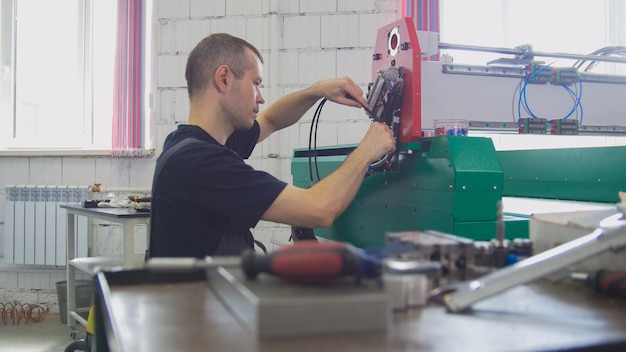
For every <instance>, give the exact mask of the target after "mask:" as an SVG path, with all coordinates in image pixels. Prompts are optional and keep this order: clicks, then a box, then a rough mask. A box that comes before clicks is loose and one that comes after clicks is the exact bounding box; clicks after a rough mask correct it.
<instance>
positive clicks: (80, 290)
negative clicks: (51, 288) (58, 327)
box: [56, 280, 93, 324]
mask: <svg viewBox="0 0 626 352" xmlns="http://www.w3.org/2000/svg"><path fill="white" fill-rule="evenodd" d="M74 282H75V284H76V287H75V289H76V291H75V295H74V297H75V298H76V308H86V307H91V304H92V296H93V281H91V280H76V281H74ZM56 287H57V298H58V300H59V316H60V318H61V323H63V324H67V281H58V282H56ZM78 314H79V315H80V316H82V317H83V318H85V319H87V316H88V315H89V312H84V313H78Z"/></svg>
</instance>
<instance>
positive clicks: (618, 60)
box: [439, 43, 626, 64]
mask: <svg viewBox="0 0 626 352" xmlns="http://www.w3.org/2000/svg"><path fill="white" fill-rule="evenodd" d="M439 49H453V50H467V51H482V52H490V53H499V54H509V55H515V56H518V57H526V58H531V57H537V56H538V57H552V58H559V59H574V60H588V61H605V62H614V63H620V64H626V58H623V57H616V56H606V55H579V54H566V53H548V52H541V51H532V50H531V49H528V50H526V49H509V48H492V47H487V46H476V45H463V44H451V43H439Z"/></svg>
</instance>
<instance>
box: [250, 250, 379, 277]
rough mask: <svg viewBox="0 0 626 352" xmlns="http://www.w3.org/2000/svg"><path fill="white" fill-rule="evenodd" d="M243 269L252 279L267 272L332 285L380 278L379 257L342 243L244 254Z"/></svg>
mask: <svg viewBox="0 0 626 352" xmlns="http://www.w3.org/2000/svg"><path fill="white" fill-rule="evenodd" d="M241 266H242V269H243V271H244V273H245V274H246V276H247V277H248V278H249V279H254V278H256V277H257V275H259V274H261V273H267V274H272V275H275V276H278V277H281V278H283V279H285V280H286V281H291V282H295V283H304V284H323V283H330V282H333V281H335V280H337V279H339V278H342V277H352V278H354V279H355V280H357V281H358V280H360V279H362V278H375V277H379V276H380V275H381V263H380V260H379V259H378V258H377V257H375V256H372V255H369V254H367V253H366V252H365V251H363V250H362V249H359V248H355V247H353V246H350V245H347V244H344V243H339V242H315V241H302V242H296V243H294V244H293V245H288V246H284V247H281V248H279V249H278V250H276V251H275V252H273V253H271V254H269V255H260V254H255V253H254V251H252V250H248V251H245V252H244V253H243V254H242V261H241Z"/></svg>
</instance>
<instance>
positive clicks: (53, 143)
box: [0, 0, 117, 151]
mask: <svg viewBox="0 0 626 352" xmlns="http://www.w3.org/2000/svg"><path fill="white" fill-rule="evenodd" d="M96 13H97V16H95V15H94V14H96ZM116 16H117V1H113V0H55V1H49V0H0V29H1V32H2V35H1V36H0V59H1V65H2V68H1V72H0V74H1V85H0V103H1V115H0V135H1V138H0V149H5V150H6V149H63V150H68V149H69V150H71V149H81V150H107V151H108V150H111V125H112V123H111V117H112V103H113V98H112V97H113V84H114V82H113V81H114V80H113V77H114V74H113V72H114V70H113V68H114V58H115V39H116V27H117V26H116V21H117V17H116Z"/></svg>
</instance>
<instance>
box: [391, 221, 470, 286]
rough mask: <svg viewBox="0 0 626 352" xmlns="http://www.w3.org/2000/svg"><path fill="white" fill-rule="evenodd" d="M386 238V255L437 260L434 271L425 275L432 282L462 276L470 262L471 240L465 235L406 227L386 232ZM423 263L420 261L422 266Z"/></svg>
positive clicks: (466, 275)
mask: <svg viewBox="0 0 626 352" xmlns="http://www.w3.org/2000/svg"><path fill="white" fill-rule="evenodd" d="M386 239H387V245H386V250H387V254H388V255H389V257H390V258H393V257H394V256H397V257H399V258H404V259H411V260H414V261H422V262H432V263H438V264H437V267H438V268H439V269H438V270H437V271H438V272H437V274H436V275H432V274H430V275H429V276H431V277H432V280H433V285H434V286H438V285H440V284H443V283H450V282H455V281H458V280H465V279H467V278H468V277H469V276H468V275H470V274H471V271H470V270H471V268H473V266H474V244H473V241H472V240H470V239H467V238H462V237H457V236H454V235H450V234H446V233H442V232H437V231H423V232H422V231H406V232H391V233H387V234H386ZM391 263H392V264H395V266H397V265H398V263H394V262H391ZM424 265H425V264H422V267H423V266H424ZM387 267H392V268H393V267H394V266H390V265H387Z"/></svg>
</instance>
